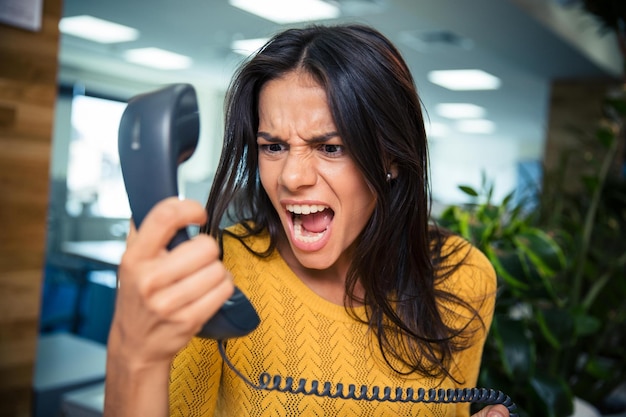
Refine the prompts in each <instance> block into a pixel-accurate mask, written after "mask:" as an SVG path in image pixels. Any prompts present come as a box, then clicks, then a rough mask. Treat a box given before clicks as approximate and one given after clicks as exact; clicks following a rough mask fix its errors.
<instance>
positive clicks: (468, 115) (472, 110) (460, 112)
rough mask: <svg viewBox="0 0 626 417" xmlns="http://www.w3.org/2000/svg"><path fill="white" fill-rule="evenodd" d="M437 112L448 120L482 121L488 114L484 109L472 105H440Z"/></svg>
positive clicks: (436, 109) (436, 108)
mask: <svg viewBox="0 0 626 417" xmlns="http://www.w3.org/2000/svg"><path fill="white" fill-rule="evenodd" d="M435 111H436V112H437V114H439V116H441V117H446V118H448V119H480V118H482V117H485V114H486V113H487V112H486V111H485V109H484V107H480V106H477V105H476V104H471V103H439V104H437V106H436V107H435Z"/></svg>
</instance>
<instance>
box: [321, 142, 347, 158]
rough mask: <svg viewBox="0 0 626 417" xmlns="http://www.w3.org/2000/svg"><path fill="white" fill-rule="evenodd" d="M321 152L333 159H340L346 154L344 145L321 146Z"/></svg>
mask: <svg viewBox="0 0 626 417" xmlns="http://www.w3.org/2000/svg"><path fill="white" fill-rule="evenodd" d="M319 150H320V151H322V153H324V154H325V155H328V156H331V157H338V156H341V155H343V154H344V147H343V145H333V144H323V145H320V147H319Z"/></svg>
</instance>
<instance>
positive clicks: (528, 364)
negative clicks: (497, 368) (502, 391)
mask: <svg viewBox="0 0 626 417" xmlns="http://www.w3.org/2000/svg"><path fill="white" fill-rule="evenodd" d="M492 330H493V332H494V338H495V342H496V344H497V346H498V349H499V351H500V352H499V353H500V357H501V360H502V365H503V366H504V370H505V372H506V373H507V374H508V376H509V378H511V379H513V380H528V378H530V375H531V373H532V372H533V371H534V366H533V365H534V362H535V361H534V354H533V351H534V344H533V342H532V341H531V340H529V339H528V338H527V337H526V336H525V334H526V332H525V327H524V324H523V323H522V322H521V321H518V320H513V319H510V318H508V317H503V316H495V317H494V319H493V325H492Z"/></svg>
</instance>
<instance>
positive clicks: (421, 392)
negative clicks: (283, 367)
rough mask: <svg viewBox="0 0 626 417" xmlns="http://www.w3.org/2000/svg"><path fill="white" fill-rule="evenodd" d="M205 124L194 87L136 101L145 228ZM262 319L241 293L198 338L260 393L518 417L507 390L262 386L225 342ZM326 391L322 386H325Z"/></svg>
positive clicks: (138, 214)
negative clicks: (493, 409)
mask: <svg viewBox="0 0 626 417" xmlns="http://www.w3.org/2000/svg"><path fill="white" fill-rule="evenodd" d="M199 130H200V122H199V117H198V105H197V99H196V93H195V90H194V89H193V87H192V86H191V85H189V84H173V85H170V86H167V87H165V88H162V89H160V90H156V91H153V92H150V93H146V94H142V95H138V96H135V97H133V98H131V100H130V101H129V102H128V106H127V107H126V110H125V111H124V113H123V114H122V119H121V121H120V128H119V142H118V150H119V155H120V164H121V166H122V175H123V177H124V183H125V186H126V192H127V194H128V200H129V203H130V208H131V212H132V216H133V220H134V222H135V225H136V226H137V227H140V225H141V222H142V221H143V219H144V217H145V216H146V215H147V214H148V212H149V211H150V209H151V208H152V207H153V206H154V205H155V204H156V203H157V202H158V201H160V200H162V199H164V198H167V197H171V196H178V183H177V170H178V165H179V164H180V163H182V162H184V161H186V160H187V159H188V158H189V157H190V156H191V155H192V154H193V152H194V150H195V148H196V145H197V143H198V133H199ZM188 239H189V235H188V233H187V230H186V229H181V230H179V231H178V233H177V234H176V235H175V236H174V238H173V239H172V241H171V242H170V244H169V245H168V248H169V249H172V248H174V247H175V246H176V245H178V244H180V243H182V242H184V241H185V240H188ZM259 322H260V319H259V316H258V315H257V313H256V311H255V310H254V307H252V305H251V304H250V302H249V301H248V299H247V298H246V296H245V295H244V294H243V293H242V292H241V291H240V290H239V289H238V288H235V294H234V295H233V296H232V297H231V298H230V299H229V300H228V301H227V302H226V303H225V304H224V305H223V306H222V308H221V309H220V310H219V312H218V313H217V314H216V315H215V316H214V317H213V318H211V319H210V320H209V321H208V322H207V323H206V324H205V325H204V327H203V328H202V330H201V331H200V332H199V333H198V336H201V337H205V338H210V339H215V340H218V348H219V352H220V354H221V356H222V358H223V359H224V362H225V363H226V364H227V365H228V366H229V367H230V368H231V369H232V370H233V372H235V373H236V374H237V375H238V376H239V377H240V378H241V379H242V380H243V381H244V382H245V383H246V384H248V385H250V386H251V387H253V388H254V389H259V390H267V391H280V392H288V393H292V394H303V395H315V396H318V397H331V398H340V399H349V400H361V401H378V402H385V401H386V402H424V403H459V402H471V403H480V404H503V405H504V406H505V407H507V408H508V410H509V412H510V417H517V414H516V413H515V411H516V408H517V407H516V405H515V403H514V402H513V401H512V400H511V398H510V397H509V396H508V395H506V394H504V393H502V392H501V391H497V390H493V389H486V388H462V389H448V390H445V389H438V390H435V389H430V390H425V389H423V388H419V389H416V390H414V389H412V388H407V389H401V388H395V389H392V388H390V387H384V388H382V389H381V388H379V387H376V386H375V387H372V388H371V390H370V388H368V387H367V386H361V387H360V388H359V389H357V387H356V386H355V385H353V384H349V385H347V386H344V385H343V384H336V385H335V387H334V388H333V387H332V385H331V383H330V382H322V383H321V384H320V382H319V381H311V382H310V383H309V382H307V380H305V379H299V380H298V383H297V385H295V384H294V379H293V378H291V377H286V378H284V380H283V378H282V377H281V376H278V375H276V376H271V375H269V374H268V373H262V374H261V375H260V377H259V383H258V384H254V383H252V382H251V381H250V380H248V379H247V378H246V377H245V376H244V375H243V374H241V373H240V372H239V371H238V370H237V369H236V368H235V367H234V365H233V364H232V363H231V362H230V360H229V359H228V357H227V356H226V352H225V350H224V343H225V342H224V341H225V340H226V339H230V338H233V337H240V336H245V335H246V334H248V333H250V332H251V331H252V330H254V329H255V328H256V327H257V326H258V325H259ZM320 385H321V388H320Z"/></svg>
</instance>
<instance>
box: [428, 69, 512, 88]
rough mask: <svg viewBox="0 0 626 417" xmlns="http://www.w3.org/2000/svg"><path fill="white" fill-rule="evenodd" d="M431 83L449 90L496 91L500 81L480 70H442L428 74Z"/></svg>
mask: <svg viewBox="0 0 626 417" xmlns="http://www.w3.org/2000/svg"><path fill="white" fill-rule="evenodd" d="M428 80H429V81H430V82H431V83H434V84H437V85H440V86H442V87H445V88H447V89H450V90H496V89H498V88H500V84H501V82H500V79H499V78H498V77H495V76H493V75H491V74H489V73H487V72H485V71H482V70H476V69H473V70H444V71H431V72H429V73H428Z"/></svg>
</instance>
